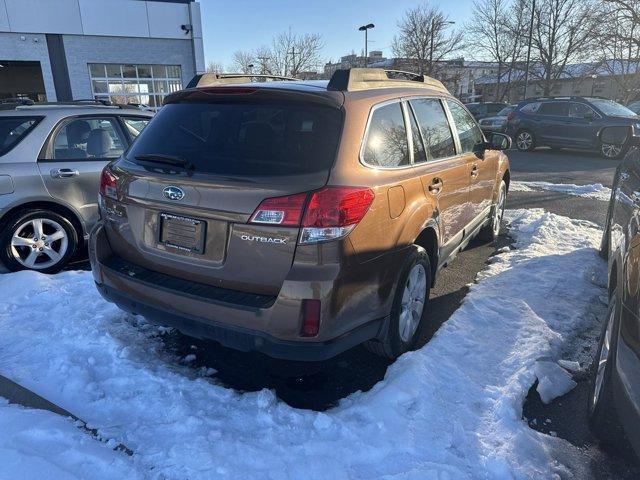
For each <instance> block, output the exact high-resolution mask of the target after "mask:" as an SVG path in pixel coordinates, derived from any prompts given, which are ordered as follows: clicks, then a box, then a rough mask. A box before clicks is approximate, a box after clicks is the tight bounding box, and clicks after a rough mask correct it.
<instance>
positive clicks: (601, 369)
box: [591, 308, 616, 406]
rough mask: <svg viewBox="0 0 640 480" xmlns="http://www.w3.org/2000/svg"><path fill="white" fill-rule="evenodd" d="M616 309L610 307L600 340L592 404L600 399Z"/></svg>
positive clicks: (595, 403)
mask: <svg viewBox="0 0 640 480" xmlns="http://www.w3.org/2000/svg"><path fill="white" fill-rule="evenodd" d="M615 314H616V309H615V308H612V309H611V314H610V315H609V319H608V320H607V321H608V323H607V330H606V331H605V333H604V339H603V340H602V349H601V350H600V358H599V359H598V365H597V368H598V370H597V371H596V384H595V386H594V389H593V398H592V399H591V401H592V402H593V405H594V406H595V405H597V404H598V400H599V399H600V392H601V391H602V384H603V383H604V374H605V371H606V369H607V362H608V361H609V354H610V353H611V334H612V332H613V321H614V318H615Z"/></svg>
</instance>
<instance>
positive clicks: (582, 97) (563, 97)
mask: <svg viewBox="0 0 640 480" xmlns="http://www.w3.org/2000/svg"><path fill="white" fill-rule="evenodd" d="M587 98H600V99H602V100H609V99H608V98H607V97H602V96H599V95H557V96H554V95H549V96H548V97H529V98H527V99H526V101H535V100H586V99H587Z"/></svg>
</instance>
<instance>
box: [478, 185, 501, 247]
mask: <svg viewBox="0 0 640 480" xmlns="http://www.w3.org/2000/svg"><path fill="white" fill-rule="evenodd" d="M499 188H500V190H499V192H498V201H497V203H495V204H494V205H493V206H492V207H491V212H490V213H489V218H488V224H487V225H485V226H484V227H482V228H481V229H480V231H479V232H478V235H477V237H478V239H480V240H481V241H484V242H495V240H496V239H497V238H498V236H499V235H500V226H501V225H502V217H503V216H504V208H505V205H506V202H507V184H506V183H505V181H504V180H502V181H501V182H500V187H499Z"/></svg>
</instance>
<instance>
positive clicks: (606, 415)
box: [587, 290, 624, 445]
mask: <svg viewBox="0 0 640 480" xmlns="http://www.w3.org/2000/svg"><path fill="white" fill-rule="evenodd" d="M619 330H620V305H619V300H618V296H617V290H614V292H613V294H612V295H611V299H610V300H609V310H608V311H607V317H606V321H605V322H604V325H603V328H602V335H601V336H600V343H599V345H598V351H597V354H596V356H595V358H594V361H593V365H592V368H591V386H590V389H589V398H588V408H587V412H588V413H587V414H588V420H589V429H590V430H591V432H592V433H593V434H594V435H595V436H596V437H597V438H598V439H599V440H600V441H602V442H603V443H606V444H609V445H621V443H622V442H623V439H624V433H623V431H622V427H621V425H620V422H619V420H618V416H617V414H616V408H615V402H614V398H613V375H614V365H615V360H616V350H617V346H618V332H619ZM605 348H606V349H607V350H606V351H605ZM603 361H604V363H603Z"/></svg>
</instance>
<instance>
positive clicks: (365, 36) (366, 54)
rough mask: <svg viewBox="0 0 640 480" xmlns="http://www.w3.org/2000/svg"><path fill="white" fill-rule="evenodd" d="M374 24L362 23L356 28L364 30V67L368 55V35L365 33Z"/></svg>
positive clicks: (365, 66)
mask: <svg viewBox="0 0 640 480" xmlns="http://www.w3.org/2000/svg"><path fill="white" fill-rule="evenodd" d="M374 27H375V25H374V24H373V23H368V24H367V25H362V26H361V27H360V28H358V30H360V31H361V32H364V68H367V56H368V47H369V37H368V35H367V33H368V31H369V29H370V28H374Z"/></svg>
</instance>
